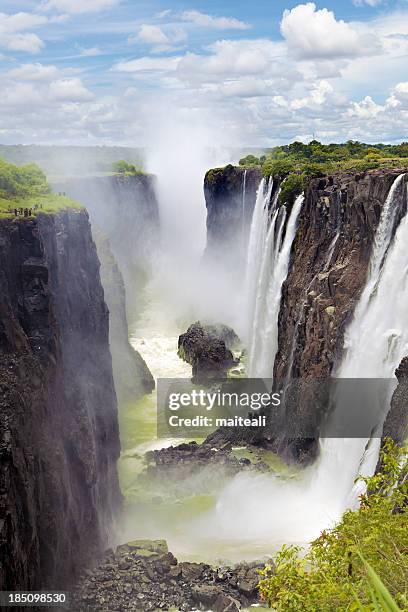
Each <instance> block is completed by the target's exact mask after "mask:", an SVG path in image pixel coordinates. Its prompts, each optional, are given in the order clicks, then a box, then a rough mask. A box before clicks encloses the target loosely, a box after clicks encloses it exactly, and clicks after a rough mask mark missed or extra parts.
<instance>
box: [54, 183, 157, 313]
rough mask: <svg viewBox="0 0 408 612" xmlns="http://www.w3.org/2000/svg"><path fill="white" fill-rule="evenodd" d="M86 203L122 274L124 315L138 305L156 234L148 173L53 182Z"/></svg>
mask: <svg viewBox="0 0 408 612" xmlns="http://www.w3.org/2000/svg"><path fill="white" fill-rule="evenodd" d="M53 188H54V191H57V192H63V193H66V194H67V195H68V196H69V197H70V198H72V199H74V200H77V201H78V202H80V203H81V204H83V205H84V206H86V208H87V210H88V212H89V217H90V220H91V223H92V228H95V229H96V228H99V229H100V230H101V231H102V232H103V233H104V234H105V235H106V236H107V237H108V238H109V241H110V247H111V249H112V253H113V255H114V257H115V259H116V261H117V263H118V266H119V269H120V271H121V273H122V275H123V278H124V282H125V287H126V300H127V307H128V308H127V311H128V315H129V316H130V315H131V316H132V317H133V315H134V313H136V312H137V310H138V309H139V307H140V293H141V291H140V289H141V287H142V286H143V283H144V282H145V281H146V280H147V278H148V276H149V273H150V271H151V269H152V266H153V265H154V256H155V253H156V249H157V247H158V242H159V240H160V237H159V206H158V202H157V198H156V192H155V177H154V176H152V175H146V174H140V175H135V176H132V175H111V176H89V177H85V178H84V177H82V178H66V179H64V181H61V182H59V183H55V184H54V185H53Z"/></svg>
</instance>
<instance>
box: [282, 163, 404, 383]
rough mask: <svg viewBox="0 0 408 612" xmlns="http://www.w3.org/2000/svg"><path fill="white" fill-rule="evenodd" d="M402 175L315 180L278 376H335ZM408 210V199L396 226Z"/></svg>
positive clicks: (286, 307)
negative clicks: (387, 204)
mask: <svg viewBox="0 0 408 612" xmlns="http://www.w3.org/2000/svg"><path fill="white" fill-rule="evenodd" d="M400 173H401V172H400V171H398V170H388V171H384V170H379V171H374V172H368V173H366V174H361V175H342V174H340V175H338V176H333V177H328V178H324V179H314V180H312V181H311V182H310V184H309V187H308V189H307V191H306V194H305V195H306V199H305V202H304V204H303V207H302V211H301V214H300V218H299V225H298V231H297V234H296V238H295V241H294V243H293V247H292V255H291V264H290V269H289V273H288V276H287V279H286V281H285V283H284V286H283V291H282V300H281V308H280V314H279V351H278V354H277V356H276V360H275V367H274V375H275V376H276V377H277V378H280V379H282V378H283V379H284V378H285V377H286V376H288V375H291V376H292V377H301V378H321V377H325V376H329V375H330V374H331V373H332V372H333V367H335V366H336V364H337V363H338V361H339V359H340V358H341V356H342V349H343V340H344V330H345V327H346V326H347V324H348V322H349V321H350V319H351V317H352V314H353V309H354V306H355V304H356V301H357V300H358V298H359V296H360V294H361V291H362V289H363V288H364V284H365V280H366V278H367V271H368V270H367V267H368V262H369V258H370V255H371V248H372V243H373V238H374V234H375V230H376V228H377V225H378V222H379V219H380V214H381V210H382V207H383V205H384V203H385V200H386V198H387V195H388V192H389V190H390V188H391V185H392V183H393V182H394V180H395V178H396V177H397V176H398V174H400ZM405 182H407V179H405ZM404 192H405V190H404ZM405 210H406V201H405V202H403V203H402V205H401V207H400V216H399V218H398V219H397V222H399V221H400V219H401V215H402V214H404V212H405Z"/></svg>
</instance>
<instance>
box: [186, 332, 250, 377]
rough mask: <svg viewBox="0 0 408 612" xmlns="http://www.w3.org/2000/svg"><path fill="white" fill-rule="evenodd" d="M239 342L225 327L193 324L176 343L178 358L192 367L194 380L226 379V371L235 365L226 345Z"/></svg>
mask: <svg viewBox="0 0 408 612" xmlns="http://www.w3.org/2000/svg"><path fill="white" fill-rule="evenodd" d="M237 340H238V337H237V335H236V334H235V332H234V331H233V330H232V329H231V328H228V327H227V326H225V325H222V326H221V325H209V326H207V325H202V324H201V323H200V322H199V321H198V322H197V323H193V324H192V325H190V327H189V328H188V330H187V332H186V333H185V334H181V336H180V337H179V341H178V355H179V357H180V358H181V359H183V360H184V361H186V362H187V363H189V364H191V365H192V370H193V380H194V381H196V382H200V381H201V382H205V381H206V380H208V379H214V378H216V379H222V378H226V376H227V373H228V370H229V369H230V368H232V367H233V366H234V365H237V363H238V360H236V359H234V356H233V354H232V352H231V350H230V349H229V348H227V343H228V344H229V345H230V346H231V345H232V344H236V342H237Z"/></svg>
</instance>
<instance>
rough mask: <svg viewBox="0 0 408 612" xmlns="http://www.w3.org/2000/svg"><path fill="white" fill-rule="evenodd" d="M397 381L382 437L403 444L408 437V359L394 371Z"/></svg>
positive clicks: (403, 360)
mask: <svg viewBox="0 0 408 612" xmlns="http://www.w3.org/2000/svg"><path fill="white" fill-rule="evenodd" d="M395 375H396V377H397V380H398V385H397V388H396V389H395V391H394V393H393V396H392V399H391V406H390V411H389V413H388V415H387V418H386V419H385V423H384V429H383V436H384V437H389V438H392V439H393V440H395V441H396V442H397V444H403V443H404V442H405V440H406V439H407V437H408V357H404V358H403V359H402V361H401V363H400V364H399V366H398V368H397V369H396V371H395Z"/></svg>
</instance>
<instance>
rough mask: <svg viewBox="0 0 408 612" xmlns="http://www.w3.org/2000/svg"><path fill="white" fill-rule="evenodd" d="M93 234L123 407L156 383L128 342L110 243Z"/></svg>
mask: <svg viewBox="0 0 408 612" xmlns="http://www.w3.org/2000/svg"><path fill="white" fill-rule="evenodd" d="M93 234H94V239H95V243H96V247H97V250H98V257H99V261H100V262H101V281H102V286H103V289H104V295H105V301H106V305H107V306H108V309H109V345H110V350H111V353H112V366H113V378H114V381H115V389H116V393H117V396H118V401H119V405H122V404H123V403H125V402H128V401H135V399H137V398H139V397H141V396H142V395H144V394H145V393H150V392H151V391H153V389H154V386H155V382H154V378H153V376H152V374H151V372H150V370H149V368H148V367H147V365H146V362H145V361H144V359H143V358H142V356H141V355H140V354H139V353H138V352H137V351H135V350H134V348H133V347H132V346H131V344H130V342H129V330H128V323H127V315H126V292H125V284H124V281H123V276H122V273H121V271H120V270H119V267H118V265H117V263H116V260H115V258H114V256H113V253H112V251H111V248H110V244H109V240H108V238H106V236H104V235H103V234H102V233H101V232H100V231H94V232H93Z"/></svg>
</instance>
